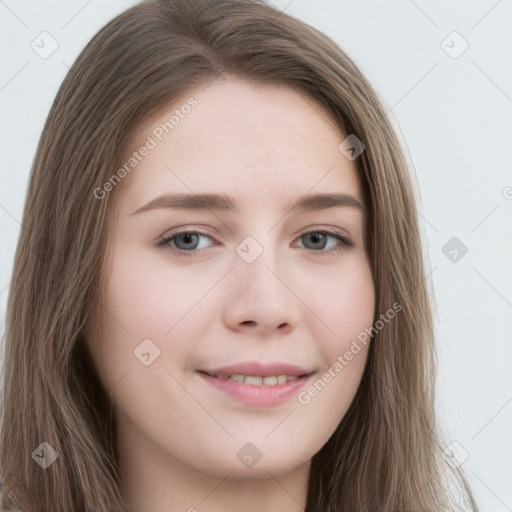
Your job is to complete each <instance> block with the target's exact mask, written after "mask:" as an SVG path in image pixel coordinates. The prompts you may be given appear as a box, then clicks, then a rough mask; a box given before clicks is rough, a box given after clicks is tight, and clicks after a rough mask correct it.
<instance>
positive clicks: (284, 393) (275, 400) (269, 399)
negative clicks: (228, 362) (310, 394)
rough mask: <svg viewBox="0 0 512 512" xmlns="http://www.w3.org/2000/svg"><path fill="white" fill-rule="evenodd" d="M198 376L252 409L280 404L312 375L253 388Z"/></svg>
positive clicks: (238, 383) (242, 383) (225, 380)
mask: <svg viewBox="0 0 512 512" xmlns="http://www.w3.org/2000/svg"><path fill="white" fill-rule="evenodd" d="M199 375H200V376H201V377H202V378H203V379H204V380H205V381H206V382H208V383H209V384H211V385H212V386H214V387H216V388H217V389H220V390H221V391H224V393H227V394H228V395H231V396H233V397H235V398H236V399H238V400H239V401H240V402H242V403H244V404H246V405H250V406H253V407H271V406H273V405H279V404H282V403H284V402H286V401H287V400H289V399H290V398H292V397H293V396H295V395H296V394H297V393H298V391H299V390H300V388H302V387H303V386H305V385H306V382H308V381H309V379H310V378H311V376H312V375H313V374H310V375H305V376H303V377H299V378H298V379H295V380H290V381H287V382H285V383H284V384H276V385H275V386H265V385H262V386H254V385H252V384H245V383H244V382H238V381H236V380H233V379H222V378H220V377H212V376H211V375H206V374H204V373H199Z"/></svg>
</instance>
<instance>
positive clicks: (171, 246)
mask: <svg viewBox="0 0 512 512" xmlns="http://www.w3.org/2000/svg"><path fill="white" fill-rule="evenodd" d="M201 238H209V239H211V240H212V237H211V236H210V235H207V234H206V233H202V232H200V231H186V230H178V231H174V232H172V233H170V234H169V235H166V236H164V237H163V238H161V239H160V240H158V241H157V242H155V245H156V246H157V247H160V248H163V249H166V250H169V251H171V252H172V253H175V254H178V255H179V256H181V255H183V256H194V255H196V254H197V253H198V252H200V251H201V249H204V248H205V247H204V244H203V247H199V246H198V242H199V241H200V239H201ZM329 238H330V239H332V240H333V241H334V244H333V243H331V247H330V248H329V249H325V243H326V241H327V240H328V239H329ZM299 239H300V240H301V241H302V240H303V239H305V240H308V239H310V240H312V245H313V246H315V245H317V247H313V248H312V249H321V250H313V252H314V253H316V254H319V255H328V254H340V253H342V252H344V251H345V250H346V249H347V248H349V247H353V245H354V244H353V243H352V242H351V241H350V239H348V238H347V237H346V236H344V235H342V234H341V233H338V232H337V231H331V230H325V229H323V230H319V229H315V230H310V231H307V232H305V233H303V234H302V235H301V236H300V237H299ZM318 245H320V246H322V247H318ZM304 248H305V249H310V248H311V247H304Z"/></svg>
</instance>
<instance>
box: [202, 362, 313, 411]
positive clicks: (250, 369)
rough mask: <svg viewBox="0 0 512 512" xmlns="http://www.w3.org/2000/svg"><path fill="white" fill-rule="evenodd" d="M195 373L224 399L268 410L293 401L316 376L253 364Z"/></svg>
mask: <svg viewBox="0 0 512 512" xmlns="http://www.w3.org/2000/svg"><path fill="white" fill-rule="evenodd" d="M196 373H197V374H198V375H199V376H200V377H201V378H202V380H203V381H204V382H206V383H208V384H209V385H210V386H211V387H212V388H214V389H216V390H217V391H220V392H221V394H222V396H224V397H226V396H227V397H229V398H230V399H233V398H234V399H235V400H236V401H237V402H241V403H243V404H245V405H248V406H250V407H271V406H277V405H280V404H283V403H285V402H287V401H289V400H291V399H292V398H293V397H295V396H296V394H297V393H298V392H299V391H300V390H301V389H303V388H304V387H305V386H306V385H307V383H308V382H310V380H311V378H312V376H313V375H314V374H315V373H317V372H316V371H308V370H305V369H304V368H300V367H298V366H294V365H282V364H269V365H262V364H261V363H257V362H255V363H245V364H238V365H233V366H229V367H228V366H226V367H223V368H219V369H216V370H196ZM210 389H211V388H210Z"/></svg>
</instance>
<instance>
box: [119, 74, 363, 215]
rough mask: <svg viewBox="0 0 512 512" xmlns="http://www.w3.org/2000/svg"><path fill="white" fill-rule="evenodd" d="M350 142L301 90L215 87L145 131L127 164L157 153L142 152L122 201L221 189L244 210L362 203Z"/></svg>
mask: <svg viewBox="0 0 512 512" xmlns="http://www.w3.org/2000/svg"><path fill="white" fill-rule="evenodd" d="M190 105H194V106H193V107H190ZM345 137H346V135H345V134H344V133H343V132H342V131H341V130H340V128H339V127H338V126H337V125H336V123H335V122H334V119H333V116H332V115H331V113H329V112H327V111H326V110H325V109H324V108H323V107H322V106H320V105H319V104H318V103H317V102H316V101H315V100H313V99H312V98H311V97H309V96H307V95H305V94H304V93H301V92H299V91H297V90H295V89H292V88H290V87H287V86H284V85H275V84H253V83H248V82H243V81H238V80H225V81H222V82H216V83H213V84H210V85H208V86H206V87H201V88H198V89H196V90H194V91H191V92H190V93H189V94H187V95H184V96H183V97H182V98H181V99H180V100H179V101H177V102H175V103H173V104H172V105H170V106H167V107H165V108H164V109H162V110H161V111H159V112H158V113H157V114H156V115H154V116H153V117H152V118H151V119H150V120H149V121H146V122H145V123H144V124H143V125H141V126H140V127H139V129H138V130H137V134H136V137H134V140H133V143H132V145H131V148H130V150H131V151H130V153H129V154H127V155H126V159H128V158H130V155H132V152H134V151H135V152H138V150H140V149H141V148H142V147H143V146H147V147H149V146H151V149H150V150H149V151H145V154H146V155H145V156H144V157H142V158H141V157H140V154H139V155H138V158H139V159H138V160H137V163H136V165H135V166H134V167H133V169H132V170H131V171H130V172H129V173H128V174H127V176H126V178H124V183H123V188H125V190H124V191H123V194H122V197H121V198H120V199H121V201H122V202H123V203H125V204H127V205H129V206H130V207H136V206H137V207H140V206H142V204H143V203H144V204H145V203H146V202H148V201H150V200H152V199H154V198H155V196H156V195H158V194H162V193H165V192H171V193H175V192H182V193H203V192H216V193H229V194H230V195H232V196H234V197H236V198H238V199H239V202H240V204H241V205H242V208H243V205H245V204H248V203H252V204H256V203H257V202H261V201H263V202H265V204H267V205H269V204H271V203H279V202H283V201H286V202H289V200H290V199H291V198H292V197H294V196H297V195H302V194H306V193H308V192H312V193H320V192H324V193H326V192H327V193H329V192H338V193H340V192H341V193H347V194H351V195H354V196H355V197H356V198H358V199H359V200H361V201H362V199H361V196H360V187H359V179H358V175H357V168H356V165H355V163H354V162H352V161H350V160H348V159H347V158H345V156H344V155H343V154H342V153H341V152H340V151H339V149H338V147H339V145H340V143H341V142H342V141H343V140H344V138H345ZM132 156H133V155H132Z"/></svg>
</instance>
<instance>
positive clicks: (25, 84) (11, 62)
mask: <svg viewBox="0 0 512 512" xmlns="http://www.w3.org/2000/svg"><path fill="white" fill-rule="evenodd" d="M212 2H214V0H212ZM135 3H136V2H134V1H129V0H110V1H109V2H100V1H99V0H89V1H86V0H66V1H64V0H61V1H55V0H53V1H45V2H40V1H34V0H31V1H28V0H27V1H23V0H0V52H1V53H0V54H1V66H0V112H1V124H0V130H1V131H0V144H1V163H0V173H1V174H0V229H1V232H0V233H1V234H0V237H1V238H0V242H1V247H2V250H1V254H0V332H1V333H3V326H4V316H5V307H6V301H7V294H8V290H9V280H10V275H11V270H12V263H13V258H14V251H15V246H16V242H17V239H18V236H19V232H20V220H21V215H22V208H23V203H24V197H25V191H26V185H27V180H28V174H29V171H30V167H31V165H32V161H33V158H34V154H35V150H36V146H37V142H38V139H39V136H40V134H41V130H42V128H43V124H44V122H45V119H46V116H47V114H48V111H49V109H50V106H51V104H52V102H53V99H54V97H55V94H56V92H57V90H58V87H59V86H60V84H61V82H62V80H63V79H64V76H65V74H66V73H67V71H68V68H69V67H70V65H71V64H72V63H73V61H74V60H75V58H76V57H77V56H78V53H79V52H80V51H81V50H82V48H83V47H84V46H85V44H86V43H87V42H88V41H89V40H90V38H91V37H92V36H93V35H94V34H95V33H96V32H97V31H98V30H99V29H100V28H101V27H102V26H103V25H104V24H105V23H107V22H108V21H109V20H110V19H112V18H113V17H114V16H115V15H117V14H118V13H120V12H121V11H123V10H125V9H126V8H128V7H130V6H132V5H134V4H135ZM272 3H273V4H274V5H276V6H277V7H279V8H280V9H281V10H285V11H286V12H287V13H289V14H292V15H295V16H297V17H299V18H301V19H302V20H304V21H306V22H308V23H310V24H311V25H313V26H315V27H317V28H319V29H320V30H322V31H324V32H325V33H327V34H328V35H329V36H331V37H332V38H333V39H335V40H336V41H337V42H338V43H339V44H340V46H341V47H342V48H344V49H345V50H346V51H347V52H348V54H349V55H350V56H351V57H352V58H353V59H354V60H355V62H356V63H357V64H358V65H359V67H360V68H361V70H362V71H363V72H364V73H365V74H366V76H367V77H368V78H369V79H370V81H371V82H372V83H373V84H374V86H375V87H376V89H377V91H378V92H379V94H380V95H381V97H382V99H383V101H384V102H385V104H386V106H387V110H389V111H390V112H389V116H390V118H391V119H392V121H393V123H394V124H395V125H396V126H397V127H399V130H400V131H401V137H403V141H404V144H405V145H406V147H407V148H408V150H409V152H410V156H411V158H412V161H413V163H414V166H415V175H414V176H413V177H414V179H415V181H417V183H418V187H419V191H420V193H421V198H422V202H421V203H420V204H419V206H418V213H419V215H420V220H421V225H422V230H423V238H424V244H425V258H426V261H427V272H428V276H427V279H428V282H429V285H430V286H431V287H432V288H433V290H434V291H435V299H436V303H437V312H438V325H437V343H438V354H439V380H438V394H437V402H438V411H439V419H440V423H441V426H442V428H443V430H444V432H445V433H446V436H447V440H448V442H453V443H455V444H453V445H452V447H453V449H454V451H455V452H456V454H457V455H458V457H459V461H460V462H462V464H463V467H464V468H465V470H466V472H467V473H468V475H469V478H470V482H471V484H472V486H473V489H474V491H475V493H476V496H477V499H478V502H479V504H480V506H481V510H482V512H487V511H499V512H505V511H512V486H511V482H512V443H511V441H510V432H512V428H511V427H512V403H511V402H512V379H511V376H510V374H511V368H510V365H511V360H512V357H511V356H512V349H511V334H510V333H511V332H512V286H511V285H512V265H511V262H512V244H511V241H510V239H511V224H512V223H511V220H512V172H511V167H512V143H511V142H512V128H511V119H512V66H511V63H512V31H511V27H512V1H511V0H500V1H495V0H489V1H488V0H485V1H478V2H464V1H462V0H459V1H452V2H449V3H448V2H443V1H440V0H436V1H426V0H415V1H413V0H393V1H388V2H378V1H375V0H374V1H362V0H358V1H355V0H353V1H347V0H338V1H336V0H315V1H313V0H292V1H290V0H274V1H273V2H272ZM43 31H47V32H48V33H49V34H51V36H52V37H53V38H54V39H55V40H56V41H57V43H58V48H57V49H56V51H55V52H54V53H53V54H52V55H51V56H49V57H48V58H46V59H43V58H41V57H40V56H39V55H38V54H37V53H36V52H35V51H34V50H33V49H32V48H31V44H34V45H39V47H40V48H41V51H42V46H43V43H42V42H41V39H42V38H43V37H48V36H40V34H41V33H42V32H43ZM454 31H456V32H458V33H459V34H460V37H459V36H457V35H453V34H452V33H453V32H454ZM462 38H463V39H462ZM33 41H34V43H33ZM443 41H444V42H443ZM464 41H466V42H467V44H468V45H469V47H468V48H467V50H466V51H464V52H463V53H461V54H460V55H459V53H460V52H461V50H462V49H463V48H464V45H465V44H466V43H464ZM49 44H50V40H49V39H46V40H45V44H44V47H45V48H46V49H47V50H48V49H49V48H50V46H49ZM450 53H451V55H450ZM452 237H457V238H458V239H459V240H460V242H462V243H463V244H464V245H465V246H466V247H467V249H468V252H467V253H466V254H465V255H463V256H461V254H462V253H461V252H460V250H459V251H458V253H457V261H455V262H454V261H451V259H450V258H453V257H455V253H452V255H450V254H449V256H450V258H449V257H447V256H445V254H444V253H443V247H444V246H445V244H447V242H448V241H449V240H450V239H451V238H452ZM451 250H452V248H451V247H450V246H448V248H447V249H445V252H447V253H449V251H451ZM2 348H3V345H2ZM507 432H508V434H507Z"/></svg>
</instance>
